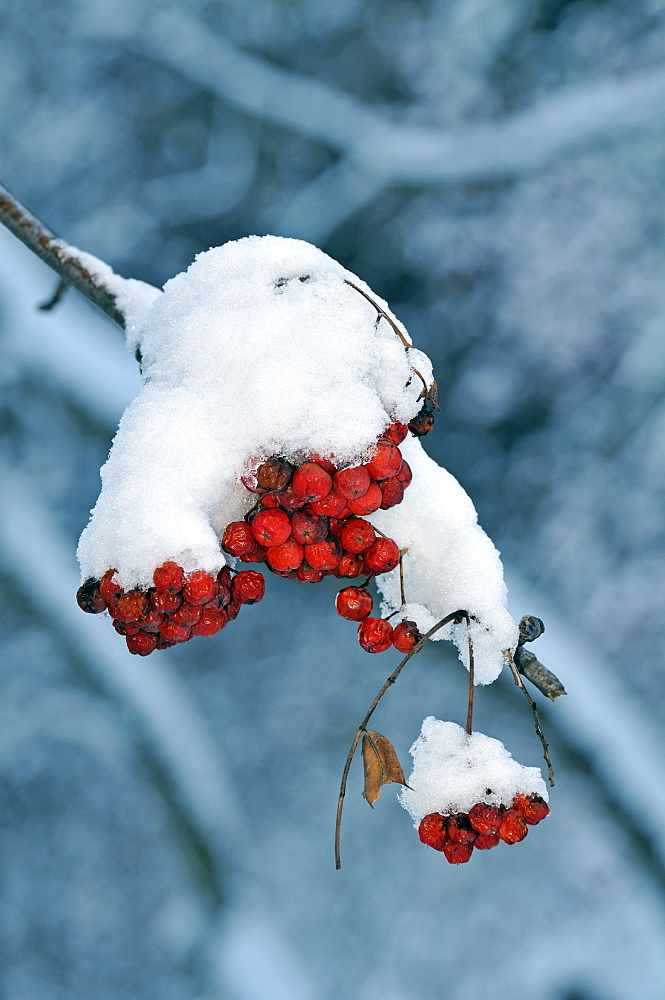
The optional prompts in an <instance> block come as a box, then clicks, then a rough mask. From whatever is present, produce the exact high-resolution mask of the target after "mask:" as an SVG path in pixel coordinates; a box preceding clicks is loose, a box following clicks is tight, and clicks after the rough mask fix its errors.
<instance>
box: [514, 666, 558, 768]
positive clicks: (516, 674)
mask: <svg viewBox="0 0 665 1000" xmlns="http://www.w3.org/2000/svg"><path fill="white" fill-rule="evenodd" d="M503 658H504V660H505V661H506V663H507V664H508V666H509V667H510V672H511V674H512V675H513V680H514V681H515V683H516V684H517V686H518V688H520V689H521V691H522V693H523V694H524V697H525V698H526V700H527V701H528V702H529V704H530V705H531V711H532V712H533V721H534V725H535V727H536V735H537V736H538V739H539V740H540V742H541V744H542V747H543V757H544V758H545V763H546V764H547V773H548V776H549V781H550V786H551V787H554V768H553V767H552V761H551V760H550V745H549V743H548V742H547V740H546V739H545V735H544V733H543V731H542V729H541V728H540V719H539V717H538V709H537V707H536V703H535V701H534V700H533V698H532V697H531V695H530V694H529V692H528V691H527V689H526V686H525V684H524V681H523V680H522V678H521V677H520V675H519V672H518V670H517V667H516V666H515V661H514V660H513V656H512V653H511V652H510V650H509V649H504V650H503Z"/></svg>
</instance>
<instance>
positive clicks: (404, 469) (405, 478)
mask: <svg viewBox="0 0 665 1000" xmlns="http://www.w3.org/2000/svg"><path fill="white" fill-rule="evenodd" d="M395 479H396V480H397V481H398V482H399V483H401V484H402V486H403V487H404V489H406V488H407V486H408V485H409V483H410V482H411V480H412V479H413V473H412V472H411V466H410V465H409V463H408V462H407V461H406V459H405V460H404V461H403V462H402V464H401V465H400V467H399V471H398V472H397V475H396V476H395Z"/></svg>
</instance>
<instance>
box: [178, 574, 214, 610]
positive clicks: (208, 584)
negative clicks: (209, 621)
mask: <svg viewBox="0 0 665 1000" xmlns="http://www.w3.org/2000/svg"><path fill="white" fill-rule="evenodd" d="M216 593H217V577H216V575H215V576H212V575H211V574H210V573H206V572H205V571H204V570H202V569H195V570H194V572H193V573H188V574H187V577H186V578H185V585H184V587H183V588H182V596H183V597H184V598H185V600H186V601H189V603H190V604H207V602H208V601H210V600H212V598H213V597H214V596H215V594H216Z"/></svg>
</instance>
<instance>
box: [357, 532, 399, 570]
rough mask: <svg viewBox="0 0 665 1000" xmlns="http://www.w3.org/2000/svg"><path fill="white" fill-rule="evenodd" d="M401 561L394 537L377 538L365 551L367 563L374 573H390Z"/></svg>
mask: <svg viewBox="0 0 665 1000" xmlns="http://www.w3.org/2000/svg"><path fill="white" fill-rule="evenodd" d="M398 563H399V548H398V546H397V543H396V542H394V541H393V540H392V538H377V539H376V540H375V541H374V542H372V545H371V546H370V547H369V549H368V550H367V552H366V553H365V565H366V566H368V567H369V569H370V570H371V571H372V573H388V572H389V571H390V570H391V569H395V566H397V565H398Z"/></svg>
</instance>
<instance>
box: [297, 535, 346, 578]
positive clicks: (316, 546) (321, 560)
mask: <svg viewBox="0 0 665 1000" xmlns="http://www.w3.org/2000/svg"><path fill="white" fill-rule="evenodd" d="M341 555H342V550H341V548H340V546H339V543H338V541H337V539H336V538H331V537H328V538H324V539H323V541H321V542H312V544H311V545H306V546H305V559H306V560H307V562H308V563H309V565H310V566H312V567H313V568H314V569H321V570H329V569H334V568H335V567H336V566H337V565H338V563H339V560H340V557H341Z"/></svg>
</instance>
